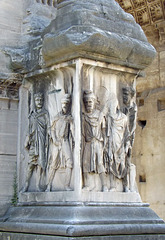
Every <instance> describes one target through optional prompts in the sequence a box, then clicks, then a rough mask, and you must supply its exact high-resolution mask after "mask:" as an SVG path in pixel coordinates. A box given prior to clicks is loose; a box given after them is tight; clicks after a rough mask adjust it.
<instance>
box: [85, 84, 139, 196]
mask: <svg viewBox="0 0 165 240" xmlns="http://www.w3.org/2000/svg"><path fill="white" fill-rule="evenodd" d="M122 90H123V104H124V106H123V109H122V110H121V109H120V106H119V103H118V100H117V97H116V95H115V94H114V95H113V97H112V94H110V96H109V98H108V100H107V102H106V104H105V105H104V107H103V108H102V109H100V107H99V105H97V107H96V101H97V97H96V96H95V94H94V93H93V92H92V91H91V90H85V91H84V96H83V101H84V106H85V112H84V114H83V137H84V143H85V144H84V149H83V160H82V161H83V176H84V188H83V189H84V190H89V191H92V190H94V189H95V187H96V186H93V184H92V183H91V182H90V180H89V176H88V175H89V174H93V175H94V174H95V173H98V174H99V175H100V180H101V189H102V191H105V192H106V191H108V188H107V182H106V175H107V177H108V178H109V181H110V191H116V179H119V180H121V181H122V185H123V191H124V192H128V191H129V190H130V191H135V188H134V182H135V169H134V168H135V166H134V165H133V164H132V163H131V151H132V146H133V142H134V136H135V127H136V112H137V106H136V103H135V102H134V101H133V97H134V95H135V90H134V89H133V88H132V87H124V88H123V89H122ZM132 92H133V93H132ZM121 94H122V93H121ZM133 175H134V176H133Z"/></svg>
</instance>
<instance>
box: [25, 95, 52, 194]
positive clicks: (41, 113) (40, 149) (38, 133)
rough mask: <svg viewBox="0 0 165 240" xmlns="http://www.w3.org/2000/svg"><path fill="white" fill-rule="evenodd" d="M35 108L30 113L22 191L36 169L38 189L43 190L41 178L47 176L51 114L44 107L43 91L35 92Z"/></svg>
mask: <svg viewBox="0 0 165 240" xmlns="http://www.w3.org/2000/svg"><path fill="white" fill-rule="evenodd" d="M34 103H35V109H34V111H32V112H31V113H30V115H29V133H28V136H27V138H26V141H25V148H26V149H27V150H28V152H29V161H28V168H27V174H26V181H25V185H24V187H23V190H22V192H26V191H27V190H28V188H29V183H30V179H31V176H32V174H33V171H34V169H35V168H36V171H37V183H36V185H37V189H36V190H37V191H41V187H40V183H41V179H43V177H44V176H45V170H46V166H47V157H48V147H49V114H48V112H47V111H46V110H45V109H44V107H43V103H44V96H43V94H42V93H37V94H34Z"/></svg>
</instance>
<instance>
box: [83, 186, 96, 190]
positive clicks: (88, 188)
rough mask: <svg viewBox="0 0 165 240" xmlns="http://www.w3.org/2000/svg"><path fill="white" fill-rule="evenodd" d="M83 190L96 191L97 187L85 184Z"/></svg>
mask: <svg viewBox="0 0 165 240" xmlns="http://www.w3.org/2000/svg"><path fill="white" fill-rule="evenodd" d="M83 190H84V191H94V190H95V187H89V186H85V187H83Z"/></svg>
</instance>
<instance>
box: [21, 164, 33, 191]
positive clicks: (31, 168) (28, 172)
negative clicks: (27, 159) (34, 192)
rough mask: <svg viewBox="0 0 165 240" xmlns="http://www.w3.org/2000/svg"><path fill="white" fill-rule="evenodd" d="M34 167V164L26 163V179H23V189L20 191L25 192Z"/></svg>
mask: <svg viewBox="0 0 165 240" xmlns="http://www.w3.org/2000/svg"><path fill="white" fill-rule="evenodd" d="M34 168H35V165H32V164H29V165H28V170H27V175H26V180H25V185H24V187H23V189H22V190H21V192H22V193H23V192H27V190H28V188H29V182H30V179H31V176H32V173H33V170H34Z"/></svg>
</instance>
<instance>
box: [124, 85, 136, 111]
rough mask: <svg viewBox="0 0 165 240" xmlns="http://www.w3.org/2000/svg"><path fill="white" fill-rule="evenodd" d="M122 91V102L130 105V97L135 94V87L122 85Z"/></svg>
mask: <svg viewBox="0 0 165 240" xmlns="http://www.w3.org/2000/svg"><path fill="white" fill-rule="evenodd" d="M122 91H123V103H124V104H125V105H127V106H128V105H130V102H131V99H132V98H133V97H134V95H135V89H134V88H133V87H124V88H122Z"/></svg>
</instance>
